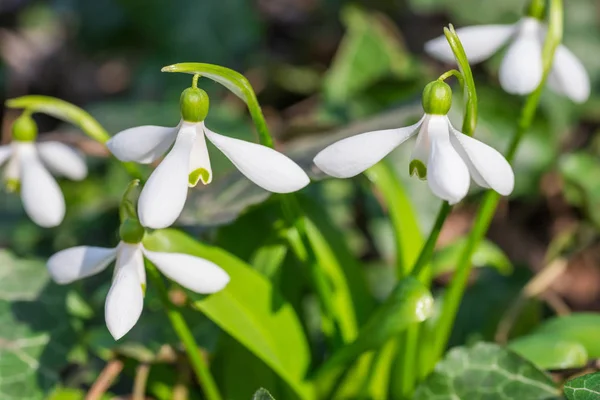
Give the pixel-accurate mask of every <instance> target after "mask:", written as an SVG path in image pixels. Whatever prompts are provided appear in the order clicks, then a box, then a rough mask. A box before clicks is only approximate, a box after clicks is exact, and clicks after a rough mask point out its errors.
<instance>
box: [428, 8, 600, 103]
mask: <svg viewBox="0 0 600 400" xmlns="http://www.w3.org/2000/svg"><path fill="white" fill-rule="evenodd" d="M529 14H530V15H528V16H526V17H524V18H522V19H521V20H520V21H518V22H517V23H515V24H510V25H482V26H470V27H465V28H460V29H457V30H456V33H457V34H458V36H459V37H460V40H461V42H462V44H463V46H464V48H465V51H466V53H467V57H468V58H469V61H470V62H471V63H473V64H474V63H479V62H482V61H485V60H487V59H488V58H490V57H491V56H492V55H493V54H494V53H496V52H497V51H499V50H500V48H502V47H503V46H504V45H506V44H507V43H508V50H507V52H506V55H505V56H504V59H503V61H502V64H501V65H500V71H499V79H500V85H501V86H502V88H503V89H504V90H505V91H507V92H508V93H512V94H519V95H526V94H529V93H531V92H533V91H534V90H535V89H536V88H537V87H538V86H539V85H540V83H541V81H542V75H543V65H542V48H543V46H544V41H545V39H546V34H547V26H546V24H545V23H544V22H543V21H542V20H541V14H542V13H541V12H540V11H539V7H537V8H536V7H532V10H530V13H529ZM425 50H426V51H427V53H429V54H430V55H431V56H433V57H435V58H437V59H439V60H441V61H444V62H448V63H450V62H454V55H453V53H452V50H451V49H450V46H449V45H448V42H447V41H446V38H445V37H443V36H442V37H439V38H436V39H433V40H431V41H429V42H427V44H426V45H425ZM548 86H549V87H550V88H551V89H552V90H554V91H555V92H557V93H559V94H561V95H564V96H567V97H568V98H570V99H571V100H572V101H574V102H577V103H583V102H585V101H586V100H587V99H588V98H589V96H590V79H589V76H588V73H587V71H586V70H585V67H584V66H583V64H582V63H581V61H580V60H579V59H578V58H577V57H576V56H575V55H574V54H573V53H572V52H571V51H570V50H569V49H567V48H566V47H565V46H564V45H562V44H561V45H560V46H559V47H558V48H557V50H556V53H555V55H554V61H553V66H552V69H551V71H550V75H549V76H548Z"/></svg>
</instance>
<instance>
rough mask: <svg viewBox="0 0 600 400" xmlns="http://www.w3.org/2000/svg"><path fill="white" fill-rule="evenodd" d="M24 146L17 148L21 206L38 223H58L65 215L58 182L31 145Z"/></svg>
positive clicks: (44, 225) (50, 225)
mask: <svg viewBox="0 0 600 400" xmlns="http://www.w3.org/2000/svg"><path fill="white" fill-rule="evenodd" d="M27 145H28V146H27ZM27 145H26V144H23V145H21V148H20V149H19V158H20V163H19V168H20V170H21V199H22V200H23V207H24V208H25V212H26V213H27V215H29V217H30V218H31V219H32V220H33V222H35V223H36V224H38V225H39V226H42V227H45V228H49V227H53V226H57V225H59V224H60V223H61V222H62V220H63V218H64V216H65V199H64V197H63V194H62V192H61V191H60V187H59V186H58V183H56V181H55V180H54V178H53V177H52V175H50V172H48V170H47V169H46V168H45V167H44V166H43V165H42V163H41V161H40V160H39V158H38V156H37V154H36V150H35V147H34V146H33V144H27ZM25 146H27V147H25Z"/></svg>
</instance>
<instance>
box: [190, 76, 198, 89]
mask: <svg viewBox="0 0 600 400" xmlns="http://www.w3.org/2000/svg"><path fill="white" fill-rule="evenodd" d="M199 78H200V74H194V77H193V78H192V87H193V88H194V89H196V88H198V79H199Z"/></svg>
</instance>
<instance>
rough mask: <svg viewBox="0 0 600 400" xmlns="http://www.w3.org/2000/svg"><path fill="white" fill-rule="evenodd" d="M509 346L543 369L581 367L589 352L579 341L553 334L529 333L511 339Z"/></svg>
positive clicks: (585, 361)
mask: <svg viewBox="0 0 600 400" xmlns="http://www.w3.org/2000/svg"><path fill="white" fill-rule="evenodd" d="M508 348H509V349H511V350H512V351H514V352H515V353H517V354H519V355H520V356H521V357H523V358H525V359H527V360H529V361H531V362H532V363H534V364H535V365H537V366H538V368H541V369H567V368H579V367H582V366H584V365H585V364H586V363H587V361H588V354H587V351H586V349H585V347H583V345H582V344H581V343H579V342H570V341H566V340H562V339H560V338H559V337H556V336H553V335H551V334H550V335H529V336H524V337H522V338H518V339H516V340H513V341H511V342H510V343H509V344H508Z"/></svg>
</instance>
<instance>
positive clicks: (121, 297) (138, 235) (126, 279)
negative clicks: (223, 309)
mask: <svg viewBox="0 0 600 400" xmlns="http://www.w3.org/2000/svg"><path fill="white" fill-rule="evenodd" d="M144 235H145V229H144V228H143V227H142V226H141V225H140V223H139V221H138V220H137V219H135V218H126V219H125V220H124V221H123V223H122V225H121V229H120V236H121V241H120V242H119V244H118V245H117V246H116V247H114V248H104V247H92V246H77V247H72V248H69V249H66V250H62V251H59V252H58V253H56V254H54V255H53V256H52V257H50V259H49V260H48V263H47V265H48V270H49V271H50V275H51V276H52V278H53V280H54V281H55V282H56V283H58V284H68V283H71V282H73V281H76V280H79V279H82V278H86V277H88V276H92V275H95V274H98V273H100V272H102V271H103V270H104V269H106V268H107V267H108V266H109V265H110V264H111V263H113V262H115V271H114V274H113V280H112V285H111V287H110V290H109V292H108V295H107V297H106V303H105V306H104V316H105V320H106V326H107V327H108V330H109V331H110V333H111V335H112V336H113V337H114V338H115V340H118V339H120V338H121V337H123V336H124V335H125V334H126V333H127V332H129V331H130V330H131V328H133V327H134V326H135V324H136V323H137V321H138V320H139V318H140V316H141V314H142V309H143V307H144V293H145V290H146V270H145V266H144V259H147V260H148V261H150V262H152V263H153V264H154V265H155V266H156V268H158V270H159V271H160V272H162V273H163V274H164V275H165V276H166V277H168V278H169V279H171V280H173V281H175V282H177V283H178V284H180V285H181V286H183V287H184V288H186V289H189V290H191V291H193V292H196V293H202V294H209V293H215V292H218V291H220V290H222V289H223V288H224V287H225V286H226V285H227V283H229V275H228V274H227V273H226V272H225V271H224V270H223V269H222V268H221V267H219V266H217V265H216V264H214V263H212V262H211V261H208V260H205V259H202V258H200V257H194V256H191V255H188V254H181V253H163V252H156V251H150V250H148V249H146V248H145V247H144V246H143V244H142V240H143V238H144Z"/></svg>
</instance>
